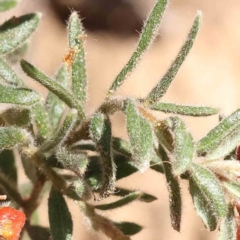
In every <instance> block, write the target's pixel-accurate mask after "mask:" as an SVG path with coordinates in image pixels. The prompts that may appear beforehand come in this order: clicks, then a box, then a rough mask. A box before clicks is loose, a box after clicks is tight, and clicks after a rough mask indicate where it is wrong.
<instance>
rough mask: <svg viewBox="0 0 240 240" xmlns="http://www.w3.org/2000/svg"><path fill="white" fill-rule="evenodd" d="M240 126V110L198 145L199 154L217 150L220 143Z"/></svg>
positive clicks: (222, 122) (223, 121)
mask: <svg viewBox="0 0 240 240" xmlns="http://www.w3.org/2000/svg"><path fill="white" fill-rule="evenodd" d="M239 124H240V110H237V111H235V112H234V113H232V114H231V115H230V116H229V117H227V118H225V119H224V120H222V121H221V122H220V123H219V124H218V125H217V126H216V127H215V128H213V129H212V130H211V131H210V132H209V133H208V134H207V135H206V136H205V137H203V138H202V139H201V140H200V141H199V143H198V149H197V150H198V154H199V155H201V154H203V153H206V152H208V151H209V150H213V149H215V148H216V147H217V146H218V145H219V143H220V142H221V141H222V140H223V139H224V138H225V137H226V136H227V135H228V134H229V133H231V132H232V131H233V130H234V129H236V128H237V127H238V126H239Z"/></svg>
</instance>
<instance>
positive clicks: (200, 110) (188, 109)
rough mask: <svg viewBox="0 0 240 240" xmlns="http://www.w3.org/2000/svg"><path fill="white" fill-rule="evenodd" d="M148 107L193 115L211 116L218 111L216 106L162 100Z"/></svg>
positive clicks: (166, 111) (165, 111)
mask: <svg viewBox="0 0 240 240" xmlns="http://www.w3.org/2000/svg"><path fill="white" fill-rule="evenodd" d="M150 108H151V109H153V110H156V111H161V112H164V113H174V114H180V115H186V116H193V117H205V116H211V115H214V114H218V113H219V111H220V110H219V109H218V108H212V107H200V106H199V107H197V106H185V105H177V104H173V103H163V102H157V103H154V104H153V105H151V106H150Z"/></svg>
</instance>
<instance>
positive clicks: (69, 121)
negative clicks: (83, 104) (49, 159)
mask: <svg viewBox="0 0 240 240" xmlns="http://www.w3.org/2000/svg"><path fill="white" fill-rule="evenodd" d="M76 123H77V111H76V110H75V109H72V110H71V112H70V113H69V114H68V115H67V116H66V118H65V120H64V122H63V124H62V126H61V127H60V129H59V130H58V132H57V133H56V134H55V136H54V137H53V138H52V139H51V140H49V141H48V142H46V143H45V144H44V145H43V146H42V147H41V150H42V151H44V152H46V151H49V150H51V149H53V148H55V147H57V146H58V145H61V144H63V143H64V141H65V139H66V138H67V137H68V135H69V134H70V133H71V131H72V130H73V129H74V127H76Z"/></svg>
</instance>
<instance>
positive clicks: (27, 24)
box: [0, 13, 40, 55]
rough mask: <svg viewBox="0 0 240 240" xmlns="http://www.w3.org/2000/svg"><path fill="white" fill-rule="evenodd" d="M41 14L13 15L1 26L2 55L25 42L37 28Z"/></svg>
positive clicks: (0, 49)
mask: <svg viewBox="0 0 240 240" xmlns="http://www.w3.org/2000/svg"><path fill="white" fill-rule="evenodd" d="M39 20H40V14H34V13H31V14H26V15H23V16H21V17H12V18H11V19H10V20H8V21H6V22H5V23H4V24H3V25H1V26H0V55H3V54H6V53H9V52H11V51H13V50H14V49H15V48H17V47H18V46H20V45H21V44H23V43H24V42H25V41H26V40H27V39H28V38H29V37H30V36H31V35H32V33H33V32H34V31H35V30H36V28H37V26H38V23H39Z"/></svg>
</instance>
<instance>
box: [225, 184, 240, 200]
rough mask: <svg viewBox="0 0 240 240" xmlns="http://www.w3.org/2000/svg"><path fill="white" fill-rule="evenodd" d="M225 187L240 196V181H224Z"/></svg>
mask: <svg viewBox="0 0 240 240" xmlns="http://www.w3.org/2000/svg"><path fill="white" fill-rule="evenodd" d="M224 187H225V188H226V189H227V190H228V192H229V193H231V194H233V195H235V196H236V197H237V198H240V183H239V182H236V181H233V182H224Z"/></svg>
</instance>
